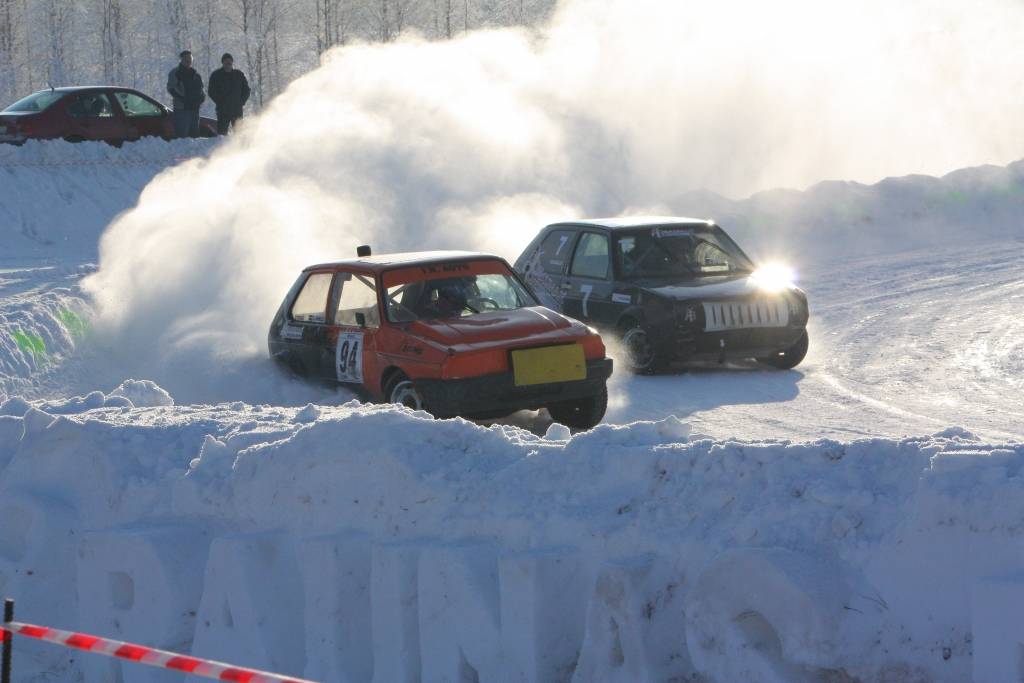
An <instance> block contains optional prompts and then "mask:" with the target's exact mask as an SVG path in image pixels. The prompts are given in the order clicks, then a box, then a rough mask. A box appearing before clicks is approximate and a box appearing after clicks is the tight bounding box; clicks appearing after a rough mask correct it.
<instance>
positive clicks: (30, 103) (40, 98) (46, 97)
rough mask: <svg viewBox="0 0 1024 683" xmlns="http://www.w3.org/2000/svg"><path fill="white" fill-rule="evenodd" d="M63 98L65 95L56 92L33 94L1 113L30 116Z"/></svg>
mask: <svg viewBox="0 0 1024 683" xmlns="http://www.w3.org/2000/svg"><path fill="white" fill-rule="evenodd" d="M62 97H64V93H60V92H56V91H54V90H43V91H41V92H37V93H33V94H31V95H29V96H28V97H23V98H22V99H20V100H18V101H17V102H15V103H14V104H12V105H11V106H9V107H7V109H4V110H3V112H0V113H3V114H28V113H33V112H40V111H43V110H44V109H46V108H47V107H49V106H50V105H51V104H53V103H54V102H56V101H57V100H59V99H60V98H62Z"/></svg>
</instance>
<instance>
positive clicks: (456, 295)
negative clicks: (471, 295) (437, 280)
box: [436, 280, 469, 316]
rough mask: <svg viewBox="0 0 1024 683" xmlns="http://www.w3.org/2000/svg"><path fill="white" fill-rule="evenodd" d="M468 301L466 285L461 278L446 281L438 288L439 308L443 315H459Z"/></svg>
mask: <svg viewBox="0 0 1024 683" xmlns="http://www.w3.org/2000/svg"><path fill="white" fill-rule="evenodd" d="M468 302H469V299H468V298H467V296H466V290H465V287H464V285H463V283H462V282H461V281H459V280H453V281H449V282H446V283H444V284H442V285H441V286H439V287H438V288H437V304H436V305H437V310H438V311H439V312H440V313H441V314H443V315H449V316H455V315H459V314H460V313H462V311H463V310H465V308H466V304H467V303H468Z"/></svg>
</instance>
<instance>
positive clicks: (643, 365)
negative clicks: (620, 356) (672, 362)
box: [619, 320, 668, 375]
mask: <svg viewBox="0 0 1024 683" xmlns="http://www.w3.org/2000/svg"><path fill="white" fill-rule="evenodd" d="M619 334H620V339H621V340H622V346H623V348H624V350H625V352H626V357H625V358H624V360H625V362H626V365H627V366H628V367H629V369H630V370H631V371H632V372H633V373H635V374H637V375H651V374H654V373H656V372H658V371H660V370H663V369H664V368H665V366H666V365H667V364H668V363H667V361H666V360H665V358H663V357H662V355H661V354H660V353H658V352H657V351H656V350H655V349H654V347H653V346H652V345H651V343H650V337H649V335H648V334H647V330H645V329H644V327H643V325H641V324H640V323H638V322H636V321H635V320H627V321H625V322H624V323H623V324H622V325H620V326H619Z"/></svg>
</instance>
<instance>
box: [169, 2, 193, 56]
mask: <svg viewBox="0 0 1024 683" xmlns="http://www.w3.org/2000/svg"><path fill="white" fill-rule="evenodd" d="M166 4H167V24H168V26H170V29H171V37H172V38H173V39H174V44H175V45H177V46H178V48H177V49H179V50H187V49H188V44H189V32H188V12H186V8H185V0H166Z"/></svg>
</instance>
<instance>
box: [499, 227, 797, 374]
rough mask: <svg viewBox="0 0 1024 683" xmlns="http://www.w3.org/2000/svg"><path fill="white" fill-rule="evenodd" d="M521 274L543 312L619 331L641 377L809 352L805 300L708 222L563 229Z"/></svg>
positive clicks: (543, 241) (529, 256)
mask: <svg viewBox="0 0 1024 683" xmlns="http://www.w3.org/2000/svg"><path fill="white" fill-rule="evenodd" d="M515 269H516V271H517V272H518V273H519V275H520V276H521V277H522V278H523V279H524V280H525V281H526V282H527V283H528V284H529V285H530V286H531V287H532V288H533V289H534V290H535V291H536V292H537V294H538V296H539V297H540V298H541V300H542V301H543V302H544V304H545V305H547V306H549V307H551V308H554V309H555V310H559V311H561V312H562V313H565V314H566V315H570V316H573V317H575V318H577V319H579V320H582V321H585V322H589V323H591V324H593V325H595V326H597V327H599V328H604V329H605V330H614V331H615V332H617V333H618V335H619V336H620V337H621V339H622V340H623V342H624V345H625V347H626V350H627V351H628V355H629V358H628V360H629V362H630V364H631V366H632V367H633V369H634V370H635V371H637V372H652V371H656V370H658V369H661V368H664V367H665V366H668V365H670V364H672V363H676V362H686V361H715V362H725V361H727V360H740V359H756V360H758V361H761V362H763V363H765V364H767V365H770V366H773V367H778V368H792V367H795V366H796V365H797V364H799V363H800V361H802V360H803V358H804V356H805V355H806V353H807V346H808V337H807V320H808V307H807V296H806V294H805V293H804V292H803V291H802V290H800V289H799V288H797V287H796V286H794V285H793V284H792V283H791V282H789V281H788V280H787V279H786V278H785V277H784V276H780V275H782V274H780V273H779V272H777V271H774V270H772V269H765V268H760V269H759V268H758V267H757V266H756V265H755V264H754V262H753V261H752V260H751V259H750V258H749V257H748V256H747V255H746V254H745V253H743V250H742V249H740V248H739V246H738V245H737V244H736V243H735V242H734V241H733V240H732V239H731V238H730V237H729V236H728V235H727V234H726V232H725V231H724V230H722V228H720V227H719V226H717V225H715V224H714V223H713V222H711V221H703V220H697V219H690V218H660V217H659V218H620V219H604V220H589V221H574V222H567V223H556V224H553V225H549V226H547V227H546V228H544V229H543V230H542V231H541V232H540V234H539V235H537V237H536V238H535V239H534V240H533V241H532V242H531V243H530V245H529V246H528V247H527V248H526V250H525V251H524V252H523V254H522V255H521V256H520V257H519V259H518V260H517V261H516V264H515Z"/></svg>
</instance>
